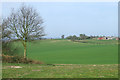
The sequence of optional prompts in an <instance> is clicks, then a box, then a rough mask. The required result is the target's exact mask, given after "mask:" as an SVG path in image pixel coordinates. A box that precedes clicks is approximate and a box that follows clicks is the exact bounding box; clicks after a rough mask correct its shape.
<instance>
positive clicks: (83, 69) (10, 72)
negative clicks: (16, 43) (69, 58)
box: [2, 63, 118, 78]
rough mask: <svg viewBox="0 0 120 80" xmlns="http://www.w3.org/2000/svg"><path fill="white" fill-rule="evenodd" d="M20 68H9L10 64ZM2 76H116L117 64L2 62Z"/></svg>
mask: <svg viewBox="0 0 120 80" xmlns="http://www.w3.org/2000/svg"><path fill="white" fill-rule="evenodd" d="M13 65H14V66H20V67H22V68H11V66H13ZM2 77H3V78H118V65H117V64H104V65H101V64H97V65H89V64H71V65H56V66H48V65H37V64H10V63H9V64H8V63H7V64H3V74H2Z"/></svg>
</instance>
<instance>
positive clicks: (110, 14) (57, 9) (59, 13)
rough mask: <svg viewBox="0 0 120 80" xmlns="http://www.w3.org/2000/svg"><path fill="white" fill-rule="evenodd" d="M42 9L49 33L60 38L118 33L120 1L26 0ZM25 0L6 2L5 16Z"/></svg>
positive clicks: (41, 12) (3, 12) (46, 29)
mask: <svg viewBox="0 0 120 80" xmlns="http://www.w3.org/2000/svg"><path fill="white" fill-rule="evenodd" d="M24 4H26V5H28V6H32V7H33V8H34V9H36V10H37V11H38V13H40V16H42V18H43V19H44V21H45V23H44V26H45V33H46V34H47V35H46V36H45V37H48V38H51V37H52V38H60V37H61V35H63V34H64V35H65V37H66V36H69V35H74V34H75V35H77V36H79V34H81V33H84V34H86V35H106V36H117V35H118V3H117V2H35V3H33V2H31V3H30V2H26V3H24ZM21 5H22V3H20V2H19V3H17V2H4V3H3V4H2V17H3V18H5V17H7V16H9V14H10V12H11V10H12V8H14V9H15V10H17V9H18V8H19V7H20V6H21Z"/></svg>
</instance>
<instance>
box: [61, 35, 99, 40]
mask: <svg viewBox="0 0 120 80" xmlns="http://www.w3.org/2000/svg"><path fill="white" fill-rule="evenodd" d="M99 37H101V36H92V35H91V36H87V35H85V34H80V35H79V36H76V35H73V36H67V37H66V39H70V40H72V41H74V40H85V39H93V38H99ZM62 39H63V38H62Z"/></svg>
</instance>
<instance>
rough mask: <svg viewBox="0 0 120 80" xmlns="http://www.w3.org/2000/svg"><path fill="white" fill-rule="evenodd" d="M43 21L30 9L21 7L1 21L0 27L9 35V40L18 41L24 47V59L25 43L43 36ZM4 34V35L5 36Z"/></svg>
mask: <svg viewBox="0 0 120 80" xmlns="http://www.w3.org/2000/svg"><path fill="white" fill-rule="evenodd" d="M42 25H43V19H42V18H41V17H40V16H39V14H38V13H37V12H36V10H34V9H33V8H32V7H28V6H25V5H22V6H21V7H20V8H19V9H18V11H17V12H14V11H12V13H11V15H10V16H9V17H7V18H6V19H4V20H3V23H2V27H5V28H6V30H7V33H11V35H10V38H11V39H17V40H20V41H21V42H22V44H23V47H24V58H26V50H27V42H28V41H31V40H35V39H39V38H41V37H42V36H44V30H43V26H42ZM7 33H6V34H7Z"/></svg>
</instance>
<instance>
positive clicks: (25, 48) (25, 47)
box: [24, 42, 27, 59]
mask: <svg viewBox="0 0 120 80" xmlns="http://www.w3.org/2000/svg"><path fill="white" fill-rule="evenodd" d="M26 50H27V46H26V42H25V43H24V59H26V58H27V57H26Z"/></svg>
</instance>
